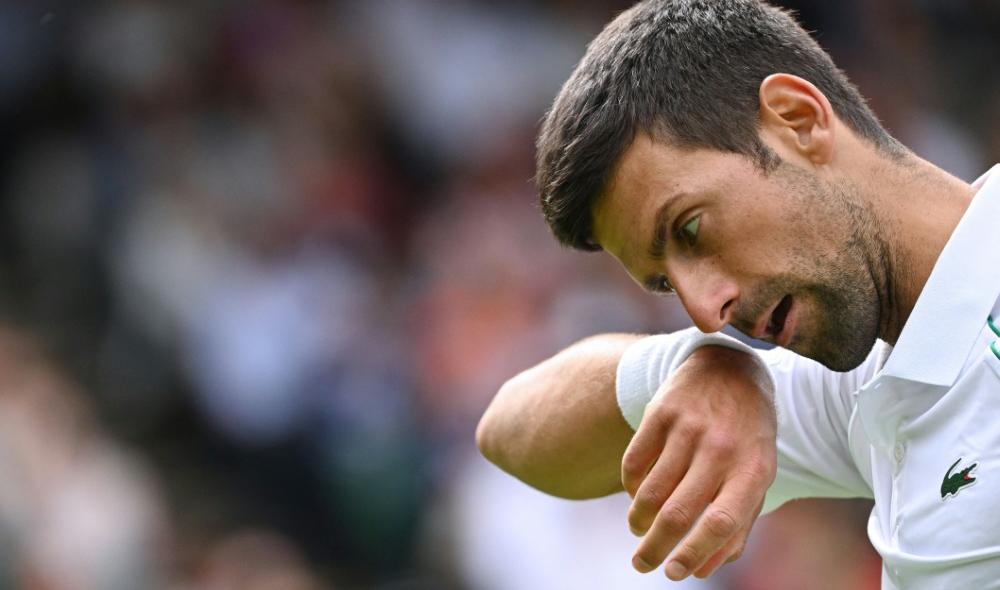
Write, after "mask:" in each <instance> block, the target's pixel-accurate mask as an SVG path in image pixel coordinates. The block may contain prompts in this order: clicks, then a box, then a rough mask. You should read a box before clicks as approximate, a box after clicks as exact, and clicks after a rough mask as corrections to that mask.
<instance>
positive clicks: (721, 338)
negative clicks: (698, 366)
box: [615, 328, 754, 430]
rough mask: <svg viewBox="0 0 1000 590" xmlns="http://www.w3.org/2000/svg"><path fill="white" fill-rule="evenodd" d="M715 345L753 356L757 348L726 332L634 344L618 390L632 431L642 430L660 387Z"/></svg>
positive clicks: (674, 335)
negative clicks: (701, 350) (693, 356)
mask: <svg viewBox="0 0 1000 590" xmlns="http://www.w3.org/2000/svg"><path fill="white" fill-rule="evenodd" d="M708 345H715V346H725V347H726V348H733V349H735V350H740V351H743V352H748V353H751V354H752V353H753V352H754V351H753V349H752V348H750V347H749V346H747V345H746V344H744V343H742V342H740V341H739V340H737V339H735V338H733V337H731V336H727V335H725V334H722V333H717V334H705V333H704V332H701V331H699V330H698V329H697V328H688V329H687V330H681V331H680V332H674V333H672V334H659V335H657V336H650V337H648V338H643V339H642V340H640V341H638V342H636V343H635V344H632V345H631V346H629V347H628V348H627V349H626V350H625V354H624V355H622V359H621V361H619V363H618V374H617V376H616V379H615V391H616V394H617V396H618V407H619V408H620V409H621V411H622V416H624V417H625V421H626V422H628V423H629V426H631V427H632V430H636V429H637V428H639V422H641V421H642V415H643V413H644V412H645V411H646V404H648V403H649V402H650V401H651V400H652V398H653V397H654V395H655V394H656V392H657V390H658V389H659V387H660V384H661V383H663V382H664V381H666V380H667V376H668V375H671V374H672V373H673V372H674V371H675V370H676V369H677V367H679V366H680V365H681V363H683V362H684V361H685V360H687V358H688V357H689V356H691V353H692V352H694V351H695V350H697V349H698V348H700V347H702V346H708Z"/></svg>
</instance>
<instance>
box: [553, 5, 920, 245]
mask: <svg viewBox="0 0 1000 590" xmlns="http://www.w3.org/2000/svg"><path fill="white" fill-rule="evenodd" d="M773 73H787V74H794V75H796V76H800V77H802V78H804V79H806V80H809V81H810V82H812V83H813V84H815V85H816V87H817V88H819V90H820V91H821V92H823V94H824V95H826V97H827V99H828V100H829V101H830V104H831V105H832V106H833V110H834V112H836V114H837V115H838V117H840V119H841V120H843V121H844V123H845V124H846V125H847V126H848V127H850V128H851V129H852V130H854V131H855V132H856V133H857V134H858V135H859V136H861V137H862V138H865V139H867V140H868V141H870V142H871V143H873V144H874V145H875V146H877V147H878V148H880V149H882V150H883V151H885V152H887V153H889V154H892V155H899V154H902V153H904V152H905V148H903V146H902V145H901V144H899V143H898V142H897V141H896V140H895V139H893V138H892V136H890V135H889V133H888V132H887V131H886V130H885V129H884V128H883V127H882V125H881V124H880V123H879V121H878V119H877V118H876V117H875V114H874V113H872V111H871V109H869V108H868V105H867V104H866V103H865V100H864V98H862V97H861V95H860V94H859V93H858V90H857V89H856V88H855V87H854V86H853V85H852V84H851V83H850V81H848V79H847V77H846V76H845V75H844V73H843V72H842V71H840V70H839V69H838V68H837V66H836V65H834V63H833V61H832V60H831V59H830V56H829V55H827V54H826V52H825V51H823V49H822V48H821V47H820V46H819V45H818V44H817V43H816V41H814V40H813V39H812V37H810V36H809V34H808V33H807V32H806V31H805V30H804V29H803V28H802V27H801V26H799V24H798V23H797V22H796V21H795V19H794V18H792V16H791V15H790V14H789V13H787V12H785V11H783V10H781V9H779V8H776V7H774V6H770V5H768V4H765V3H763V2H759V1H757V0H644V1H642V2H639V3H638V4H636V5H635V6H633V7H632V8H630V9H628V10H627V11H625V12H623V13H622V14H621V15H619V16H618V18H616V19H614V20H613V21H612V22H611V23H610V24H608V25H607V27H605V29H604V30H603V31H602V32H601V34H600V35H598V36H597V37H596V38H595V39H594V40H593V41H592V42H591V43H590V45H589V46H588V47H587V52H586V54H585V55H584V57H583V59H582V60H581V61H580V63H579V65H577V67H576V69H575V70H574V71H573V74H572V75H571V76H570V78H569V80H567V81H566V83H565V84H564V85H563V87H562V90H560V92H559V95H558V96H557V97H556V99H555V102H554V103H553V105H552V108H551V109H550V110H549V112H548V113H547V114H546V116H545V119H544V122H543V124H542V128H541V131H540V133H539V135H538V143H537V149H538V152H537V174H536V181H537V183H538V188H539V197H540V200H541V206H542V212H543V214H544V215H545V219H546V221H547V222H548V224H549V226H550V227H551V228H552V231H553V233H555V235H556V237H557V238H558V239H559V241H560V242H562V243H563V244H564V245H567V246H571V247H574V248H578V249H581V250H599V249H600V246H598V245H597V244H596V243H595V242H594V239H593V236H592V231H593V230H592V212H591V210H592V208H593V204H594V202H595V201H596V199H597V198H598V196H599V195H600V193H601V192H602V191H603V190H604V188H605V185H606V184H607V182H608V181H609V179H610V176H611V174H612V171H613V170H614V168H615V166H616V164H617V162H618V161H619V159H620V158H621V156H622V154H623V152H624V151H625V149H626V148H628V146H629V145H630V144H631V142H632V141H633V140H634V138H635V136H636V134H637V133H639V132H644V133H649V134H650V135H651V136H653V137H654V138H655V139H657V140H659V141H666V142H669V143H671V144H673V145H677V146H680V147H690V148H696V147H708V148H715V149H718V150H722V151H728V152H734V153H738V154H744V155H747V156H749V157H751V158H753V159H754V160H755V162H756V163H757V164H758V165H759V166H760V167H761V168H762V169H764V170H765V171H768V170H770V169H772V168H773V167H774V165H776V164H777V162H778V161H779V160H778V158H777V155H776V154H774V153H773V152H772V151H771V150H770V149H768V147H767V146H766V145H765V144H764V143H763V142H762V141H761V140H760V137H759V136H758V133H757V130H758V123H759V99H758V93H759V89H760V83H761V82H762V81H763V80H764V78H766V77H767V76H769V75H770V74H773Z"/></svg>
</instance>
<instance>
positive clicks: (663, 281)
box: [656, 275, 674, 295]
mask: <svg viewBox="0 0 1000 590" xmlns="http://www.w3.org/2000/svg"><path fill="white" fill-rule="evenodd" d="M656 292H657V293H660V294H662V295H667V294H669V293H673V292H674V286H673V285H671V284H670V279H668V278H667V275H660V277H659V278H658V279H656Z"/></svg>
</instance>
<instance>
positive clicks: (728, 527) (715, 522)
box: [702, 508, 740, 539]
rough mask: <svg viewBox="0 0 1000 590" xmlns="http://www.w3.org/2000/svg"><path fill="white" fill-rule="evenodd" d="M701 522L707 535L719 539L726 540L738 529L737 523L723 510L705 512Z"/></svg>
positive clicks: (728, 512) (730, 514)
mask: <svg viewBox="0 0 1000 590" xmlns="http://www.w3.org/2000/svg"><path fill="white" fill-rule="evenodd" d="M702 522H703V523H704V525H705V529H706V530H707V531H708V532H709V534H711V535H712V536H714V537H716V538H720V539H728V538H729V537H731V536H732V535H733V534H734V533H736V531H738V530H739V528H740V523H739V521H737V520H736V518H735V517H734V516H733V514H732V513H731V512H730V511H729V510H726V509H725V508H714V509H712V510H710V511H708V512H706V513H705V515H704V516H703V517H702Z"/></svg>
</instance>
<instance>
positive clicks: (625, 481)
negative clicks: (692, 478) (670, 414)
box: [622, 406, 668, 498]
mask: <svg viewBox="0 0 1000 590" xmlns="http://www.w3.org/2000/svg"><path fill="white" fill-rule="evenodd" d="M649 410H650V411H649V412H648V413H647V414H646V416H644V417H643V420H642V422H640V423H639V429H638V430H636V432H635V435H634V436H633V437H632V442H630V443H629V445H628V448H627V449H625V454H624V455H623V456H622V486H623V487H624V488H625V491H626V492H628V495H629V497H630V498H635V494H636V492H637V491H638V489H639V486H640V485H641V484H642V482H643V480H644V479H645V477H646V474H647V473H649V470H650V468H652V466H653V463H654V462H655V461H656V459H657V457H659V456H660V451H661V450H663V442H664V440H665V439H666V435H667V427H668V423H666V422H665V421H664V420H663V413H662V412H660V411H657V410H654V409H653V406H650V408H649Z"/></svg>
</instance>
